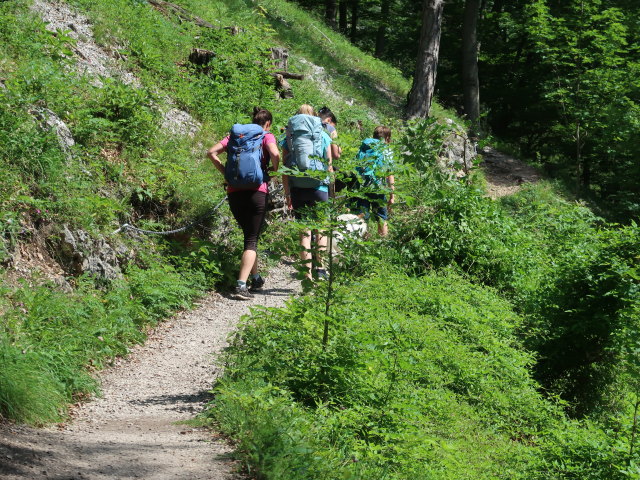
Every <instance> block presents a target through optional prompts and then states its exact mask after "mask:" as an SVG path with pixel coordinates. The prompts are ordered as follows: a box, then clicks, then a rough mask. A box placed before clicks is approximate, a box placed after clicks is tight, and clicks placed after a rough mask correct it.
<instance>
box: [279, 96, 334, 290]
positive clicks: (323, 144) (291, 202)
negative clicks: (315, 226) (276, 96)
mask: <svg viewBox="0 0 640 480" xmlns="http://www.w3.org/2000/svg"><path fill="white" fill-rule="evenodd" d="M280 145H281V147H282V156H283V159H284V163H285V165H286V166H287V167H289V168H294V169H297V170H299V171H300V172H302V173H304V172H305V171H327V172H330V171H331V168H332V167H331V158H332V157H331V148H330V147H331V137H330V136H329V135H328V134H327V133H326V132H325V130H324V128H323V126H322V121H321V120H320V118H319V117H318V116H317V115H316V112H315V111H314V109H313V107H312V106H311V105H302V106H300V108H299V109H298V113H297V114H296V115H294V116H293V117H291V118H290V119H289V122H288V124H287V129H286V136H285V138H284V139H283V140H282V142H281V143H280ZM282 184H283V186H284V190H285V197H286V200H287V206H288V208H289V209H291V210H293V214H294V216H295V217H296V218H297V219H301V218H303V216H304V214H305V212H307V211H309V209H311V208H313V207H314V206H316V205H317V204H318V203H320V202H326V201H328V200H329V177H328V175H327V177H325V178H318V177H315V176H305V175H304V174H302V175H300V176H295V175H283V178H282ZM312 233H313V234H314V237H315V240H316V248H317V251H318V256H319V254H320V252H322V251H324V250H326V248H327V237H326V236H325V235H323V234H322V232H319V231H314V232H311V231H310V230H308V229H307V230H304V231H303V232H302V233H301V235H300V246H301V253H300V258H301V260H302V262H303V264H305V265H306V273H305V277H306V278H307V279H309V280H311V279H312V278H313V273H315V275H316V276H317V277H318V278H321V279H322V278H326V277H327V272H326V270H325V269H324V268H322V266H321V264H320V262H321V259H320V258H317V259H316V263H317V264H318V268H316V269H315V272H314V270H313V268H312V254H311V242H312Z"/></svg>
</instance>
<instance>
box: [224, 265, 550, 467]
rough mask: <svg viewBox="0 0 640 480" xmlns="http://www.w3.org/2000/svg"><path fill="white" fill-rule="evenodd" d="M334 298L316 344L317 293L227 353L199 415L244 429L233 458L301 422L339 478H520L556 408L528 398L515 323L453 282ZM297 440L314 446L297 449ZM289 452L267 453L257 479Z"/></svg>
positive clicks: (244, 333)
mask: <svg viewBox="0 0 640 480" xmlns="http://www.w3.org/2000/svg"><path fill="white" fill-rule="evenodd" d="M335 299H336V300H335V303H334V304H333V305H332V309H331V317H330V318H329V322H330V327H329V341H328V343H327V345H326V347H325V348H323V346H322V342H321V339H322V326H323V323H324V321H325V316H324V315H325V314H324V311H325V309H324V304H323V300H322V299H321V298H318V296H314V297H304V298H301V299H298V300H295V301H292V302H290V303H289V305H288V306H287V308H286V309H283V310H274V309H264V310H260V311H257V312H254V316H253V317H252V319H251V320H249V321H248V322H247V323H246V324H245V325H244V326H243V328H242V329H241V330H240V332H239V334H238V337H237V338H236V341H235V342H234V343H233V344H232V346H231V347H230V349H229V351H228V357H227V359H226V361H227V365H228V367H227V374H226V377H225V379H224V380H223V381H222V383H221V386H220V387H219V389H220V391H221V392H222V397H221V398H222V400H221V403H219V404H218V405H217V408H215V409H214V410H213V411H212V414H213V415H215V416H216V418H218V419H219V420H220V421H221V422H222V423H223V427H225V428H227V429H229V431H233V433H234V434H238V433H239V432H238V430H233V429H234V428H238V429H239V430H240V431H241V432H245V433H246V432H247V431H251V432H252V433H251V435H253V436H254V437H253V440H252V441H250V442H248V439H247V438H246V436H244V435H243V440H242V441H243V442H248V443H243V445H245V447H246V448H247V449H248V450H247V455H249V456H253V455H257V447H256V445H264V444H265V442H267V439H266V438H256V437H257V436H259V435H261V434H263V433H264V435H273V433H271V434H269V433H268V432H269V431H271V432H274V431H277V430H282V429H284V430H285V431H288V429H296V430H298V428H297V427H298V425H301V426H300V427H299V430H300V431H301V432H302V433H300V435H301V437H300V438H301V440H300V443H298V444H297V446H298V447H300V448H302V449H303V450H304V449H307V450H305V451H308V449H311V450H312V452H313V455H315V456H318V455H322V454H320V453H319V452H320V451H323V452H325V454H326V455H328V456H329V458H328V459H327V462H328V463H329V465H333V464H334V463H333V462H336V461H337V462H339V463H341V464H342V465H343V468H344V471H345V472H351V473H349V474H347V473H345V475H346V477H345V478H361V477H358V476H357V475H356V474H355V473H354V472H357V471H359V469H363V471H370V472H373V471H377V472H378V474H379V472H385V475H386V476H383V477H376V478H398V479H400V478H408V477H409V476H415V475H418V476H419V478H469V476H473V478H528V477H527V475H526V471H527V468H528V467H527V462H528V461H527V457H528V456H529V455H530V453H528V449H529V447H528V446H527V445H528V442H529V441H531V440H532V439H533V438H535V437H536V436H538V435H539V434H540V432H541V431H542V430H543V429H544V428H546V427H547V426H549V425H551V424H553V422H554V420H553V419H554V416H555V414H556V413H555V411H556V409H555V407H553V406H552V405H550V404H547V403H545V401H544V400H543V399H542V398H541V397H540V396H539V395H538V394H537V393H536V384H535V382H533V381H532V380H531V379H530V378H529V376H528V373H527V366H528V365H530V363H531V358H530V357H529V356H528V355H526V354H524V353H523V352H522V351H521V350H519V349H517V348H514V347H517V341H516V339H515V336H514V330H515V329H516V327H517V326H518V324H519V321H520V320H519V319H518V317H517V316H516V315H514V314H513V313H511V312H510V310H509V307H508V305H507V304H506V303H505V302H504V301H501V300H499V299H498V298H497V297H496V296H495V295H494V294H493V293H492V292H490V291H489V290H487V289H483V288H479V287H473V286H472V285H470V284H468V283H467V282H465V281H464V280H462V279H460V278H457V277H456V276H454V275H449V276H436V275H431V276H426V277H423V278H421V279H412V278H410V277H406V276H404V275H400V274H392V273H390V272H380V275H379V276H374V277H372V278H369V279H363V280H361V281H359V282H357V283H353V284H351V285H349V286H348V287H347V286H345V287H342V288H339V289H338V291H337V293H336V296H335ZM249 384H251V385H252V387H249V386H247V385H249ZM236 385H238V386H237V387H236ZM249 388H254V389H261V390H259V391H261V392H268V393H264V394H262V395H260V396H259V397H258V398H257V399H254V401H253V402H254V403H253V404H252V407H251V409H246V410H244V409H242V408H236V407H234V406H232V405H230V404H228V398H230V397H233V398H234V399H238V398H240V397H242V395H243V394H242V392H246V391H248V390H249ZM274 392H275V393H274ZM263 397H264V398H263ZM238 401H246V400H238ZM293 401H295V405H297V406H292V407H287V405H293V403H292V402H293ZM274 405H278V406H277V407H273V408H276V411H278V412H280V409H283V410H284V411H283V412H281V413H278V414H274V412H272V411H270V409H271V408H272V406H274ZM302 407H306V409H305V410H303V411H304V412H307V413H306V414H303V415H300V414H299V413H296V411H297V409H300V408H302ZM249 410H250V411H251V412H252V416H249V417H248V416H247V414H248V411H249ZM243 411H244V413H243ZM257 412H260V413H257ZM274 417H277V418H280V419H281V420H280V421H278V420H277V419H276V418H274ZM287 419H288V420H287ZM289 421H290V422H292V423H291V424H287V422H289ZM234 425H235V427H233V426H234ZM294 425H295V426H296V427H294ZM307 431H314V432H315V435H317V436H318V437H319V440H318V441H319V442H321V445H313V444H311V446H310V445H309V438H310V436H306V434H305V432H307ZM247 435H249V434H247ZM270 438H271V437H270ZM292 438H297V437H290V438H289V440H281V439H279V440H277V441H278V442H280V443H278V445H282V443H281V442H285V443H289V442H290V441H291V440H292ZM472 438H473V439H474V440H473V441H471V439H472ZM513 440H516V441H515V442H514V441H513ZM283 448H284V447H283ZM293 451H295V447H294V446H293V445H290V446H288V447H287V448H285V449H284V451H282V452H280V453H277V452H276V451H272V450H271V449H268V453H266V454H265V455H268V456H269V458H263V457H261V460H260V465H261V466H262V467H261V468H262V469H263V470H261V472H262V473H263V474H264V475H265V477H264V478H275V477H271V476H270V475H271V474H267V473H265V472H271V469H272V468H275V465H277V464H279V463H280V462H283V461H284V460H283V459H286V458H288V457H289V456H291V455H293ZM454 452H455V454H454ZM489 452H490V453H489ZM322 456H323V455H322ZM489 458H493V459H495V461H492V460H489ZM352 459H354V460H356V463H355V464H350V463H349V461H350V460H352ZM498 459H499V460H498ZM312 464H313V463H312ZM523 465H524V467H523ZM421 472H428V474H425V473H421ZM436 472H438V474H436ZM307 473H308V472H307ZM348 475H352V476H351V477H349V476H348ZM518 475H519V476H520V477H518ZM289 478H308V477H305V476H304V474H303V475H300V476H299V477H289ZM317 478H335V477H331V476H330V475H329V474H325V476H320V477H317Z"/></svg>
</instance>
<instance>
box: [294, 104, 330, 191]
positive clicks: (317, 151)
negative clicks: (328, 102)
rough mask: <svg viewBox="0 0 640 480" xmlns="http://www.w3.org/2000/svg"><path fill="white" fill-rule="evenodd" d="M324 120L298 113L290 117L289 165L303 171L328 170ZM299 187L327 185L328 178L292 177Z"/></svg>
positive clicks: (295, 184) (295, 185)
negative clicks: (325, 153) (324, 148)
mask: <svg viewBox="0 0 640 480" xmlns="http://www.w3.org/2000/svg"><path fill="white" fill-rule="evenodd" d="M322 130H323V129H322V121H321V120H320V119H319V118H318V117H314V116H312V115H305V114H302V113H301V114H298V115H294V116H293V117H291V118H290V119H289V123H288V125H287V148H288V150H289V158H288V160H287V167H295V168H297V169H298V170H300V171H301V172H304V171H306V170H321V171H326V170H327V164H326V163H325V162H324V158H323V152H322V150H323V148H322ZM291 182H292V184H293V186H294V187H297V188H317V187H319V186H321V185H327V184H328V183H329V181H328V179H322V180H321V179H318V178H313V177H295V176H292V177H291Z"/></svg>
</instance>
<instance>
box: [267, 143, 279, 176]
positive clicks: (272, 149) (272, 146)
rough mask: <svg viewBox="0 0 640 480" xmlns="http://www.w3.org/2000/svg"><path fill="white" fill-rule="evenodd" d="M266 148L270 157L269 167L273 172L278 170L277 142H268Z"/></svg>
mask: <svg viewBox="0 0 640 480" xmlns="http://www.w3.org/2000/svg"><path fill="white" fill-rule="evenodd" d="M267 150H268V151H269V156H270V157H271V169H272V170H273V171H274V172H275V171H277V170H278V166H279V165H280V152H279V151H278V144H276V143H268V144H267Z"/></svg>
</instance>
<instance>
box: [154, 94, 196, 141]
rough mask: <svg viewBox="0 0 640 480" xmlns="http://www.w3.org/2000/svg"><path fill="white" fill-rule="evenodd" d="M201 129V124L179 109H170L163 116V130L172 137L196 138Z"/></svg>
mask: <svg viewBox="0 0 640 480" xmlns="http://www.w3.org/2000/svg"><path fill="white" fill-rule="evenodd" d="M167 100H168V99H167ZM200 127H201V124H200V122H198V121H197V120H195V119H194V118H193V117H192V116H191V115H189V114H188V113H187V112H185V111H184V110H180V109H178V108H170V109H169V110H167V111H166V112H165V113H164V114H163V115H162V129H163V130H165V131H167V132H169V133H171V134H172V135H176V136H183V135H188V136H190V137H194V136H195V135H196V134H197V133H198V131H199V130H200Z"/></svg>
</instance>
